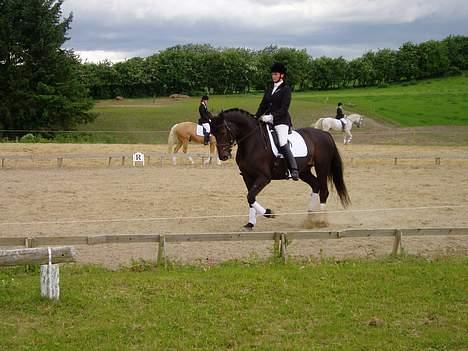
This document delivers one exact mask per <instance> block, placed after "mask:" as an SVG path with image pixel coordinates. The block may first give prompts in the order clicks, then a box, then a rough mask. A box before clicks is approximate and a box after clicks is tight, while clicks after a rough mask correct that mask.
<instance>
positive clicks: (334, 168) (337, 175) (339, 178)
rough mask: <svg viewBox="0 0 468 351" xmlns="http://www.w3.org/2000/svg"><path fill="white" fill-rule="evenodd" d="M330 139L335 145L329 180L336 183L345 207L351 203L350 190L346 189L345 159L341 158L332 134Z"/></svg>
mask: <svg viewBox="0 0 468 351" xmlns="http://www.w3.org/2000/svg"><path fill="white" fill-rule="evenodd" d="M330 140H331V143H332V145H333V155H332V160H331V174H329V175H328V180H329V181H332V182H333V184H334V185H335V189H336V191H337V193H338V196H339V197H340V201H341V204H342V205H343V207H347V206H348V205H350V204H351V199H350V198H349V194H348V190H347V189H346V184H345V182H344V179H343V161H342V160H341V156H340V152H339V151H338V148H337V147H336V143H335V141H334V140H333V138H332V136H331V135H330Z"/></svg>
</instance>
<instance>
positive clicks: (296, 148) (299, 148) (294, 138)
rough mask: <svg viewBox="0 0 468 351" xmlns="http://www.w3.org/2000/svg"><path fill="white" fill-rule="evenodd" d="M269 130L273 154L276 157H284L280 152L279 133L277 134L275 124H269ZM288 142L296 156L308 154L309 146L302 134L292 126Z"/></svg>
mask: <svg viewBox="0 0 468 351" xmlns="http://www.w3.org/2000/svg"><path fill="white" fill-rule="evenodd" d="M267 131H268V136H269V138H270V146H271V151H272V152H273V155H275V156H276V157H281V158H282V157H283V155H281V154H280V153H279V151H278V150H279V140H278V134H276V130H275V128H274V127H273V126H271V125H269V124H267ZM288 143H289V147H290V148H291V152H292V154H293V156H294V157H306V156H307V146H306V143H305V141H304V139H303V138H302V136H301V135H300V134H299V133H298V132H296V131H295V130H292V129H291V128H290V129H289V134H288Z"/></svg>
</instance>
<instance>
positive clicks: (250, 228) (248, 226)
mask: <svg viewBox="0 0 468 351" xmlns="http://www.w3.org/2000/svg"><path fill="white" fill-rule="evenodd" d="M253 227H254V225H253V224H252V223H247V224H246V225H244V226H243V227H242V229H243V230H244V231H245V232H251V231H252V229H253Z"/></svg>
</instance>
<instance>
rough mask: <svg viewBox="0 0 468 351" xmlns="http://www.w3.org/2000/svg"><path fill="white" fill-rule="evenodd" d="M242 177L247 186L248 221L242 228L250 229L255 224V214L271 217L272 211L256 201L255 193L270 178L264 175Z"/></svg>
mask: <svg viewBox="0 0 468 351" xmlns="http://www.w3.org/2000/svg"><path fill="white" fill-rule="evenodd" d="M242 177H243V178H244V182H245V185H246V186H247V190H248V193H247V202H248V204H249V221H248V222H247V224H246V225H244V229H246V230H252V228H253V227H254V226H255V224H257V215H263V216H265V217H267V218H273V217H274V215H273V211H272V210H271V209H269V208H264V207H263V206H262V205H260V203H259V202H258V201H257V199H256V198H257V195H258V194H259V193H260V192H261V191H262V190H263V188H265V186H266V185H267V184H268V183H270V179H269V178H267V177H265V176H258V177H255V178H253V177H248V176H245V175H242Z"/></svg>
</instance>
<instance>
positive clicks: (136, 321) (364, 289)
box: [0, 257, 468, 350]
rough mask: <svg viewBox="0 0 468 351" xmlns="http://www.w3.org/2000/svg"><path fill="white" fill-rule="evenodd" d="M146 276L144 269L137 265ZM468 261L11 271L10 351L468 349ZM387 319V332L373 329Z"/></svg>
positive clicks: (4, 326) (5, 285)
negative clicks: (50, 274) (48, 297)
mask: <svg viewBox="0 0 468 351" xmlns="http://www.w3.org/2000/svg"><path fill="white" fill-rule="evenodd" d="M137 268H138V267H137ZM467 276H468V258H466V257H458V258H456V257H455V258H441V259H436V260H432V261H428V260H425V259H422V258H411V257H407V258H403V259H401V260H400V259H387V260H380V261H365V260H364V261H345V262H339V263H335V262H331V261H328V262H322V263H320V264H313V263H307V264H304V265H301V264H300V263H291V264H287V265H281V264H278V263H274V262H267V263H252V264H241V263H228V264H223V265H220V266H216V267H212V268H207V267H171V268H170V269H168V270H167V271H165V270H158V269H156V270H150V271H148V270H143V271H138V269H137V270H136V271H130V270H121V271H116V272H111V271H106V270H104V269H99V268H90V267H82V268H79V267H73V266H65V267H63V268H62V271H61V289H62V295H61V300H60V302H58V303H52V302H48V301H44V300H41V299H40V298H39V297H38V295H39V292H38V286H39V277H38V273H37V272H35V273H25V272H24V269H23V270H20V269H8V270H7V269H3V270H0V315H1V316H2V317H1V319H0V345H1V346H0V348H1V349H2V350H64V349H65V350H98V349H99V350H252V349H255V350H463V349H466V346H467V345H468V336H467V335H468V334H467V333H466V330H467V328H468V317H467V315H468V305H467V303H468V300H467V296H468V285H467V281H466V277H467ZM374 317H377V318H378V319H380V320H382V321H383V324H382V325H378V326H370V325H369V323H368V322H369V320H371V319H372V318H374Z"/></svg>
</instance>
